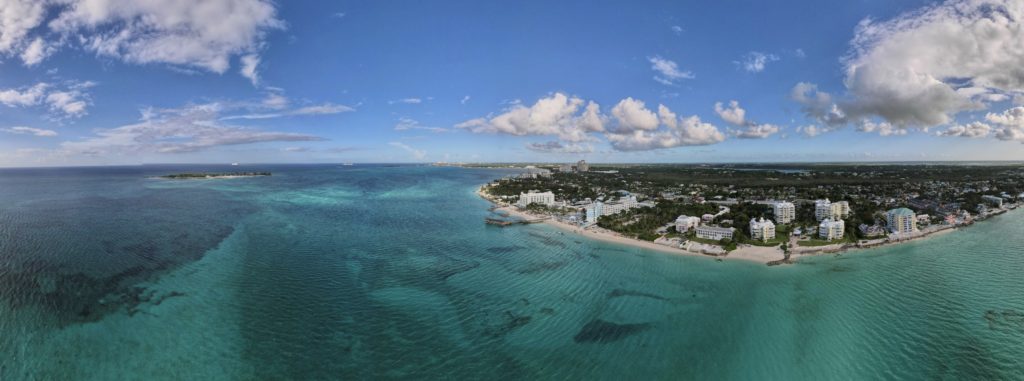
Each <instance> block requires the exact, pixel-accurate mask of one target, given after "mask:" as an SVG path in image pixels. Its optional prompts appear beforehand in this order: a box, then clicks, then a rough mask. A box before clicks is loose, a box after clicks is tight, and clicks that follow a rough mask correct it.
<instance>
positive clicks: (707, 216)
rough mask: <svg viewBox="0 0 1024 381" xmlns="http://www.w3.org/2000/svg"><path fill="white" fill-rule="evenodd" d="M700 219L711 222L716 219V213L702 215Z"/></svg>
mask: <svg viewBox="0 0 1024 381" xmlns="http://www.w3.org/2000/svg"><path fill="white" fill-rule="evenodd" d="M700 220H701V221H704V223H710V222H711V221H714V220H715V215H714V214H705V215H703V216H700Z"/></svg>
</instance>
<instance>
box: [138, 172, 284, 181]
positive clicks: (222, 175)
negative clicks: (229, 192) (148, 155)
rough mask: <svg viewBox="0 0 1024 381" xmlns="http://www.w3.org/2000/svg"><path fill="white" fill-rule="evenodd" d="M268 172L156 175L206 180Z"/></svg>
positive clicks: (256, 175)
mask: <svg viewBox="0 0 1024 381" xmlns="http://www.w3.org/2000/svg"><path fill="white" fill-rule="evenodd" d="M270 175H271V174H270V172H226V173H175V174H170V175H163V176H158V177H157V178H160V179H172V180H206V179H237V178H241V177H261V176H270Z"/></svg>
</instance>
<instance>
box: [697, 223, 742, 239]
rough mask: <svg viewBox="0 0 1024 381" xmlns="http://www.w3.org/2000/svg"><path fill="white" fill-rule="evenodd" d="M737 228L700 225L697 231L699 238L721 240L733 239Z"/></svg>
mask: <svg viewBox="0 0 1024 381" xmlns="http://www.w3.org/2000/svg"><path fill="white" fill-rule="evenodd" d="M735 230H736V229H735V228H720V227H717V226H707V225H701V226H698V227H697V229H695V231H696V232H697V238H703V239H713V240H716V241H717V240H720V239H722V238H728V239H732V235H733V232H734V231H735Z"/></svg>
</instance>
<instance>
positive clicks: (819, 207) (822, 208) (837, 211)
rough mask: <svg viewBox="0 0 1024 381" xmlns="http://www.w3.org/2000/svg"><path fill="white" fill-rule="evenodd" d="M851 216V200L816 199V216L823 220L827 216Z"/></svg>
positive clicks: (833, 217)
mask: <svg viewBox="0 0 1024 381" xmlns="http://www.w3.org/2000/svg"><path fill="white" fill-rule="evenodd" d="M849 216H850V202H849V201H836V202H831V201H829V200H828V199H827V198H826V199H824V200H817V201H814V218H816V219H817V220H818V221H823V220H825V219H826V218H830V219H833V220H839V219H843V218H846V217H849Z"/></svg>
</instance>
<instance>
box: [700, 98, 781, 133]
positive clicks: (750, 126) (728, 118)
mask: <svg viewBox="0 0 1024 381" xmlns="http://www.w3.org/2000/svg"><path fill="white" fill-rule="evenodd" d="M715 113H716V114H718V117H719V118H722V120H724V121H725V122H726V123H729V124H731V125H733V126H739V127H742V128H739V129H730V130H729V133H730V134H731V135H732V136H734V137H737V138H740V139H764V138H767V137H769V136H772V135H775V134H776V133H778V132H779V131H780V128H779V126H777V125H774V124H769V123H756V122H753V121H750V120H747V110H744V109H743V108H742V107H740V102H738V101H729V104H728V106H726V105H724V104H723V103H722V102H715Z"/></svg>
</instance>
